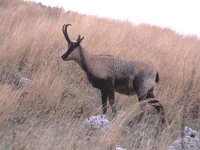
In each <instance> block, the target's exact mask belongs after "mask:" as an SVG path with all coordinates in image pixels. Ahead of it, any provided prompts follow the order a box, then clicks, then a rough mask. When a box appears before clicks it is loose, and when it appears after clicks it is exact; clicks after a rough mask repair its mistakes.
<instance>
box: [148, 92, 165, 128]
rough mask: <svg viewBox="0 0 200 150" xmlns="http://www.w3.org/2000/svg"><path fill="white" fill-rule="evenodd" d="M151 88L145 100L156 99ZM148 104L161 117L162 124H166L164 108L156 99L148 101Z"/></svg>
mask: <svg viewBox="0 0 200 150" xmlns="http://www.w3.org/2000/svg"><path fill="white" fill-rule="evenodd" d="M153 90H154V89H153V88H152V89H150V90H149V91H148V93H147V99H148V98H156V97H155V95H154V93H153ZM148 104H150V105H151V106H152V107H154V108H155V109H156V110H157V112H158V113H159V114H160V115H161V117H162V119H161V121H162V124H165V123H166V118H165V112H164V106H163V105H162V104H161V103H160V102H159V101H158V100H156V99H153V100H150V101H148Z"/></svg>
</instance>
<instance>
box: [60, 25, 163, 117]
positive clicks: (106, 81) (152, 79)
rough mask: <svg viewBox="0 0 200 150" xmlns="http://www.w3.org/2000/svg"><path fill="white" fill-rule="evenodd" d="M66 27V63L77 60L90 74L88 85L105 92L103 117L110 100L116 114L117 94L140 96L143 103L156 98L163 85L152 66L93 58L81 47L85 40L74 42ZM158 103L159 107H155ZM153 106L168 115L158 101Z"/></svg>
mask: <svg viewBox="0 0 200 150" xmlns="http://www.w3.org/2000/svg"><path fill="white" fill-rule="evenodd" d="M68 26H71V24H67V25H66V24H65V25H63V27H62V31H63V34H64V36H65V39H66V40H67V43H68V47H67V51H66V52H65V53H64V54H63V55H62V56H61V57H62V59H63V60H64V61H70V60H74V61H76V62H77V63H78V64H79V66H80V67H81V68H82V69H83V71H84V72H85V73H86V75H87V78H88V81H89V82H90V83H91V84H92V86H93V87H95V88H97V89H99V90H100V91H101V98H102V109H103V114H106V111H107V99H108V100H109V103H110V106H111V108H112V112H113V115H115V114H116V109H115V96H114V92H115V91H116V92H118V93H121V94H125V95H133V94H135V93H136V94H137V96H138V99H139V101H142V100H145V99H148V98H155V95H154V87H155V84H156V82H158V81H159V74H158V71H157V70H156V69H155V67H154V66H153V65H152V64H149V63H144V62H140V61H135V60H131V61H130V60H124V59H120V58H116V57H112V56H106V55H93V54H90V53H89V52H88V51H87V50H86V49H84V48H83V47H82V46H81V42H82V41H83V39H84V37H81V36H80V35H79V36H78V38H77V40H76V41H71V40H70V38H69V36H68V33H67V27H68ZM155 103H157V104H158V105H154V104H155ZM149 104H151V105H152V106H154V108H155V109H156V110H157V111H158V112H159V113H162V114H163V113H164V109H163V106H162V105H161V104H160V103H159V101H157V100H152V101H149Z"/></svg>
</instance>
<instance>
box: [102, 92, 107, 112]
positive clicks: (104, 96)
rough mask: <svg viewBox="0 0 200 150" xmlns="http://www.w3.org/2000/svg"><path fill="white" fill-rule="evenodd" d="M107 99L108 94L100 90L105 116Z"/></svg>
mask: <svg viewBox="0 0 200 150" xmlns="http://www.w3.org/2000/svg"><path fill="white" fill-rule="evenodd" d="M107 98H108V93H107V92H106V91H104V90H101V100H102V110H103V114H106V112H107Z"/></svg>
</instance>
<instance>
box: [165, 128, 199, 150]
mask: <svg viewBox="0 0 200 150" xmlns="http://www.w3.org/2000/svg"><path fill="white" fill-rule="evenodd" d="M183 149H185V150H200V134H199V132H197V131H195V130H192V129H191V128H189V127H185V130H184V136H183V138H181V137H179V138H178V139H177V140H175V141H174V142H173V143H172V144H170V145H169V146H168V150H183Z"/></svg>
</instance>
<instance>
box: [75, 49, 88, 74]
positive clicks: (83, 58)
mask: <svg viewBox="0 0 200 150" xmlns="http://www.w3.org/2000/svg"><path fill="white" fill-rule="evenodd" d="M79 48H80V49H79V51H80V57H79V60H78V64H79V65H80V67H81V68H82V69H83V70H84V71H85V72H86V74H87V75H89V76H90V75H91V71H90V69H89V59H90V57H91V54H90V53H89V52H87V50H85V49H84V48H83V47H82V46H79Z"/></svg>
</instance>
